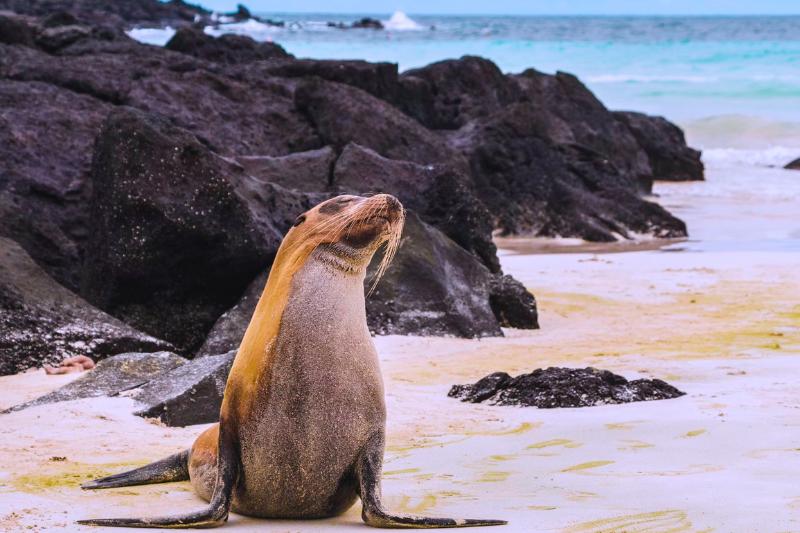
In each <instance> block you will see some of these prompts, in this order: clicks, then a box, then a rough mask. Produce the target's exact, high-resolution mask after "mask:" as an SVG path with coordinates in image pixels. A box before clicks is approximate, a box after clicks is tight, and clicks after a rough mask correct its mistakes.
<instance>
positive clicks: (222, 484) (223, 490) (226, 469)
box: [78, 425, 239, 529]
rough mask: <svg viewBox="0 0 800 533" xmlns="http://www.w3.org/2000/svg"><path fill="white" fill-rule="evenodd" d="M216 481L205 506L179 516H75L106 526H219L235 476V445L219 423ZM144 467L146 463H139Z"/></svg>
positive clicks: (234, 483)
mask: <svg viewBox="0 0 800 533" xmlns="http://www.w3.org/2000/svg"><path fill="white" fill-rule="evenodd" d="M217 465H218V467H217V481H216V484H215V486H214V494H213V495H212V496H211V502H210V503H209V504H208V507H206V508H205V509H203V510H202V511H198V512H195V513H190V514H186V515H182V516H165V517H158V518H96V519H90V520H78V523H79V524H83V525H88V526H107V527H140V528H170V529H184V528H208V527H217V526H221V525H222V524H224V523H225V522H227V520H228V512H229V511H230V508H231V499H232V495H233V487H234V485H236V480H237V479H238V476H239V453H238V445H237V443H236V442H235V441H234V439H233V438H232V437H231V436H230V435H229V434H228V432H225V431H224V426H222V425H220V435H219V454H218V457H217ZM143 468H147V467H143Z"/></svg>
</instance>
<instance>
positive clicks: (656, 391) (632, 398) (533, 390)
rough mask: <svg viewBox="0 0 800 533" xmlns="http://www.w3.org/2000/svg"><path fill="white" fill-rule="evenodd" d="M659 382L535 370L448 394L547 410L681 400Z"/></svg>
mask: <svg viewBox="0 0 800 533" xmlns="http://www.w3.org/2000/svg"><path fill="white" fill-rule="evenodd" d="M684 394H686V393H684V392H681V391H679V390H678V389H676V388H675V387H673V386H672V385H670V384H668V383H666V382H664V381H661V380H660V379H635V380H633V381H628V380H627V379H625V378H624V377H622V376H620V375H618V374H614V373H612V372H609V371H608V370H598V369H596V368H591V367H588V368H583V369H580V368H559V367H550V368H545V369H541V368H539V369H537V370H534V371H533V372H531V373H530V374H522V375H519V376H517V377H511V376H510V375H508V374H507V373H505V372H495V373H494V374H489V375H488V376H486V377H484V378H482V379H480V380H478V381H477V382H475V383H474V384H471V385H453V387H452V388H451V389H450V392H449V393H448V396H450V397H452V398H459V399H461V400H462V401H464V402H471V403H481V402H485V403H488V404H490V405H518V406H523V407H539V408H542V409H551V408H555V407H589V406H593V405H606V404H618V403H628V402H643V401H649V400H665V399H669V398H677V397H679V396H683V395H684Z"/></svg>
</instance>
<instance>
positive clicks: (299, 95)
mask: <svg viewBox="0 0 800 533" xmlns="http://www.w3.org/2000/svg"><path fill="white" fill-rule="evenodd" d="M295 102H296V105H297V107H298V109H299V110H300V111H302V112H303V113H305V115H306V116H307V117H308V118H309V120H310V121H311V122H312V123H313V124H314V126H315V128H316V132H317V134H318V135H319V136H320V138H321V140H322V141H323V142H324V143H325V144H329V145H332V146H333V147H334V149H335V150H337V151H340V150H342V149H343V148H344V147H345V146H346V145H347V143H350V142H353V143H357V144H360V145H361V146H365V147H367V148H370V149H372V150H374V151H376V152H377V153H379V154H380V155H382V156H384V157H388V158H391V159H405V160H408V161H413V162H415V163H420V164H424V165H429V164H442V163H445V162H446V163H449V164H453V163H455V162H457V160H458V159H459V157H458V154H457V153H456V152H454V151H452V150H451V149H450V148H449V147H448V146H447V144H446V143H445V142H444V141H443V140H442V139H441V138H440V137H439V136H437V135H436V134H434V133H433V132H431V131H429V130H427V129H426V128H424V127H423V126H422V125H421V124H420V123H418V122H417V121H415V120H413V119H411V118H410V117H408V116H407V115H405V114H403V113H402V112H400V111H398V110H397V109H395V108H394V107H392V106H391V105H390V104H388V103H387V102H385V101H383V100H380V99H378V98H376V97H374V96H372V95H370V94H368V93H367V92H365V91H362V90H360V89H357V88H356V87H352V86H349V85H344V84H341V83H334V82H329V81H323V80H310V81H308V82H306V83H304V84H302V85H301V86H299V87H298V88H297V90H296V92H295Z"/></svg>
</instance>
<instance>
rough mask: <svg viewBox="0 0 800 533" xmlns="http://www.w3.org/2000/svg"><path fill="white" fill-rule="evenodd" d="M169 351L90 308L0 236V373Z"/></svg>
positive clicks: (167, 345)
mask: <svg viewBox="0 0 800 533" xmlns="http://www.w3.org/2000/svg"><path fill="white" fill-rule="evenodd" d="M169 349H172V347H171V345H170V344H169V343H167V342H164V341H161V340H159V339H156V338H154V337H151V336H149V335H145V334H144V333H142V332H140V331H137V330H135V329H133V328H132V327H130V326H127V325H126V324H123V323H122V322H120V321H119V320H117V319H115V318H113V317H111V316H109V315H107V314H105V313H103V312H102V311H100V310H99V309H96V308H94V307H92V306H91V305H90V304H89V303H87V302H86V301H84V300H83V299H81V298H80V297H78V296H76V295H75V294H73V293H72V292H70V291H69V290H68V289H65V288H64V287H62V286H60V285H59V284H58V283H56V281H55V280H53V279H52V278H51V277H50V276H48V275H47V274H46V273H45V272H44V271H42V269H41V268H39V266H38V265H36V263H34V262H33V260H32V259H31V258H30V256H28V254H26V253H25V251H24V250H23V249H22V248H21V247H20V246H19V245H18V244H16V243H15V242H13V241H11V240H9V239H5V238H2V237H0V375H8V374H14V373H17V372H21V371H23V370H27V369H29V368H34V367H38V366H41V365H43V364H51V365H52V364H56V365H57V364H58V363H60V362H61V361H62V360H64V359H66V358H68V357H72V356H76V355H85V356H88V357H91V358H92V359H95V360H98V359H103V358H105V357H108V356H110V355H115V354H119V353H122V352H129V351H158V350H169Z"/></svg>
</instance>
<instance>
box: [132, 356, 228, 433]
mask: <svg viewBox="0 0 800 533" xmlns="http://www.w3.org/2000/svg"><path fill="white" fill-rule="evenodd" d="M235 356H236V352H235V351H232V352H230V353H226V354H223V355H213V356H210V357H203V358H200V359H196V360H194V361H190V362H188V363H186V364H183V365H180V366H178V367H175V368H173V369H172V370H169V371H166V372H164V373H163V374H162V375H160V376H158V377H156V378H155V379H152V380H151V381H148V382H147V383H146V384H144V385H142V386H141V387H139V388H137V389H136V390H135V391H133V392H132V393H131V394H130V395H129V396H130V397H132V398H133V399H134V400H136V401H137V402H138V403H139V404H141V405H142V406H143V407H141V408H140V409H139V410H137V411H136V412H135V413H134V414H137V415H139V416H143V417H146V418H158V419H159V420H160V421H161V422H163V423H165V424H166V425H168V426H190V425H192V424H206V423H209V422H216V421H217V420H219V409H220V407H221V406H222V395H223V393H224V392H225V383H226V382H227V380H228V374H229V373H230V371H231V366H232V365H233V359H234V357H235Z"/></svg>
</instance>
